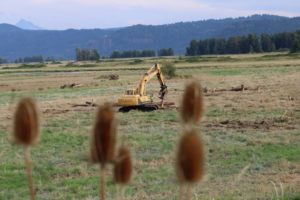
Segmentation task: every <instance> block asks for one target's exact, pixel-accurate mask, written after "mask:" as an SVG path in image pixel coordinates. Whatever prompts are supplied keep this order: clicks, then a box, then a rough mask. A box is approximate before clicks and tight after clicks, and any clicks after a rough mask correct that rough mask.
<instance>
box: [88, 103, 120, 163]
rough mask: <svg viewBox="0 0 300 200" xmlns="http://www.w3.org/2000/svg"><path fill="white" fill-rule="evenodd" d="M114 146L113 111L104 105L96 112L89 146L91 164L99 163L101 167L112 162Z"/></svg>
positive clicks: (114, 124) (114, 127)
mask: <svg viewBox="0 0 300 200" xmlns="http://www.w3.org/2000/svg"><path fill="white" fill-rule="evenodd" d="M115 146H116V122H115V118H114V111H113V108H112V106H111V105H110V104H109V103H105V104H104V105H102V106H100V107H99V108H98V111H97V117H96V122H95V125H94V130H93V134H92V144H91V159H92V162H95V163H100V164H101V166H103V167H104V166H105V165H106V164H107V163H109V162H112V161H113V159H114V155H115Z"/></svg>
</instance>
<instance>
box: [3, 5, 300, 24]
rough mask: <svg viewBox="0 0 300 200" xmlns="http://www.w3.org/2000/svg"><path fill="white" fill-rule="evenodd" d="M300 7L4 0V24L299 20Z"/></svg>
mask: <svg viewBox="0 0 300 200" xmlns="http://www.w3.org/2000/svg"><path fill="white" fill-rule="evenodd" d="M16 5H18V6H16ZM299 7H300V1H299V0H285V1H282V0H273V1H272V2H270V1H269V0H251V1H240V0H226V1H224V0H222V1H221V0H176V1H174V0H26V1H24V0H0V12H4V13H6V15H5V16H6V17H3V16H4V15H3V14H2V15H0V22H4V21H5V20H7V21H9V22H11V21H12V20H16V18H18V19H19V18H24V19H27V20H29V21H32V22H33V23H35V24H38V25H40V26H42V27H47V28H51V29H65V28H71V27H72V28H98V27H101V28H106V27H120V26H128V25H133V24H137V23H141V24H164V23H172V22H178V21H195V20H201V19H211V18H225V17H238V16H245V15H246V16H248V15H252V14H263V13H266V14H277V15H278V14H279V15H284V16H299V15H300V10H299ZM8 16H9V17H8Z"/></svg>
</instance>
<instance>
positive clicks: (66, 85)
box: [60, 83, 82, 89]
mask: <svg viewBox="0 0 300 200" xmlns="http://www.w3.org/2000/svg"><path fill="white" fill-rule="evenodd" d="M81 86H82V84H80V83H71V84H64V85H62V86H60V89H65V88H78V87H81Z"/></svg>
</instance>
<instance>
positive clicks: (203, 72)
mask: <svg viewBox="0 0 300 200" xmlns="http://www.w3.org/2000/svg"><path fill="white" fill-rule="evenodd" d="M247 56H248V55H239V56H231V55H230V56H227V55H225V56H215V57H214V56H211V57H210V56H203V57H202V56H201V57H195V58H186V57H182V58H177V57H170V58H163V59H159V58H151V59H141V60H142V62H141V63H139V62H140V61H135V60H134V59H113V60H104V61H101V63H99V64H97V66H90V67H87V68H84V67H77V66H76V67H77V68H76V67H74V68H65V67H56V66H51V67H46V68H41V69H22V70H21V69H7V70H1V72H4V73H1V72H0V73H1V75H0V76H1V84H2V83H6V82H8V84H11V83H13V82H10V81H12V80H13V81H20V82H21V81H22V83H24V84H27V83H28V80H30V81H34V80H38V81H40V80H41V79H43V78H44V79H48V78H51V77H53V76H55V74H60V73H62V72H63V73H68V72H70V71H74V70H75V71H77V73H74V74H75V75H76V76H74V78H77V77H78V76H82V77H85V78H87V79H88V78H91V77H93V76H91V75H89V74H88V72H89V71H92V72H93V71H96V72H97V76H98V75H99V76H100V75H106V74H109V73H111V72H112V71H114V70H117V71H114V73H115V72H116V73H118V74H119V75H120V80H117V81H108V80H103V81H101V80H99V79H95V80H94V81H95V82H92V83H97V84H98V86H91V85H92V84H91V85H88V86H83V87H80V88H74V89H60V88H59V87H57V88H54V87H53V88H46V87H45V88H44V90H41V91H40V90H38V89H36V90H23V91H14V92H12V91H9V90H10V89H9V90H5V89H3V88H0V89H2V90H1V92H0V109H1V114H0V119H1V122H0V147H1V148H0V158H1V161H0V199H1V200H2V199H3V200H6V199H12V200H14V199H16V200H17V199H20V197H22V199H29V193H28V188H27V185H26V183H27V180H26V176H25V173H24V171H25V170H24V164H23V157H22V149H21V148H20V147H17V146H13V145H11V144H10V143H9V142H8V138H9V137H10V134H11V133H10V131H11V130H12V127H11V121H12V113H11V112H12V110H13V108H14V105H15V104H16V102H17V100H18V99H19V98H20V97H23V96H33V97H35V98H36V99H37V100H38V101H39V102H40V105H41V106H42V110H41V111H43V110H44V109H45V108H48V107H47V106H48V105H50V107H51V108H54V109H69V110H71V111H69V112H67V113H64V114H46V113H43V114H41V117H42V119H41V122H42V124H41V138H40V143H39V144H38V145H36V146H35V147H33V148H32V160H33V166H34V170H33V179H34V183H35V185H36V186H37V188H38V190H37V199H45V200H47V199H58V200H62V199H64V200H65V199H70V200H72V199H98V197H97V196H98V188H99V185H98V184H99V179H98V175H99V167H98V166H95V165H91V164H90V163H89V162H88V156H89V145H90V135H91V132H92V126H93V122H94V117H95V110H93V109H92V108H89V109H87V110H84V109H83V110H80V111H78V110H74V109H73V108H71V106H70V107H65V108H64V107H63V106H62V105H58V104H56V101H59V100H63V101H64V102H68V101H69V100H72V101H73V100H74V101H76V100H77V99H79V98H91V99H95V100H99V101H100V102H102V101H104V100H109V99H112V95H113V97H114V100H115V99H116V98H117V96H119V94H122V93H123V92H124V90H125V88H126V87H131V86H135V85H136V82H137V81H138V80H139V79H140V77H141V76H142V75H143V73H145V71H146V70H147V69H148V68H149V66H152V64H153V62H161V61H167V62H173V63H174V62H177V61H178V62H177V63H176V69H177V73H178V75H179V77H181V76H182V77H184V76H199V77H201V80H203V81H204V83H205V84H208V86H210V85H214V86H216V87H217V88H227V87H229V88H230V86H231V85H232V86H236V85H239V84H240V82H241V81H244V80H245V81H246V82H248V83H249V82H251V83H253V85H255V84H261V82H263V83H264V84H266V88H268V90H264V88H262V90H263V92H261V93H254V92H253V93H252V92H248V91H247V92H245V93H237V92H235V93H234V92H232V93H218V94H217V95H216V96H214V95H212V96H205V101H206V102H205V103H206V104H205V105H207V107H206V109H205V115H204V119H203V122H202V123H201V127H200V128H199V130H200V131H201V136H202V139H203V143H204V147H205V154H206V168H205V171H206V173H205V177H204V181H203V183H202V184H201V185H199V186H197V187H195V188H194V193H195V194H196V195H197V198H198V199H222V200H223V199H230V200H231V199H275V192H274V187H273V185H272V184H271V182H270V181H271V180H272V181H273V182H275V183H276V184H279V183H280V182H282V184H283V186H284V193H285V196H284V198H283V199H292V200H293V199H294V200H296V199H297V198H298V199H299V195H300V194H299V192H298V191H297V190H296V189H295V185H293V184H294V181H295V179H296V178H297V174H295V172H296V170H297V167H299V164H300V157H299V155H300V149H299V145H300V139H299V138H300V131H299V125H298V124H299V123H298V122H299V120H300V114H299V113H300V112H299V110H297V109H298V108H296V107H297V104H296V103H297V102H296V101H293V102H290V101H287V100H286V96H287V94H289V92H290V91H291V92H293V91H294V89H295V88H293V87H291V86H293V84H294V80H295V78H293V76H296V75H297V74H298V73H299V72H300V68H299V62H298V57H297V56H294V55H293V56H291V55H286V54H283V55H282V56H278V57H277V56H273V55H267V56H265V55H257V56H256V55H249V58H248V57H247ZM186 59H188V60H189V59H195V61H193V60H189V61H186ZM264 59H265V60H264ZM283 60H285V61H286V63H285V62H282V61H283ZM256 61H260V62H256ZM262 61H263V62H262ZM265 61H266V62H265ZM277 61H279V62H281V63H279V64H277ZM134 62H138V64H136V65H135V64H133V63H134ZM272 63H274V65H273V64H272ZM90 64H91V65H94V63H88V64H87V65H90ZM75 68H76V69H75ZM50 71H51V72H50ZM6 72H7V73H6ZM96 72H95V73H96ZM98 73H99V74H98ZM68 75H71V74H68ZM97 76H95V77H97ZM279 76H280V77H282V80H280V83H279V82H278V83H277V82H273V81H274V78H276V77H279ZM82 77H80V78H82ZM179 77H178V78H175V79H172V80H167V83H168V86H169V89H170V91H169V99H168V101H176V102H177V103H180V98H181V97H180V96H181V94H182V89H183V87H184V84H185V80H183V79H180V78H179ZM223 79H224V80H223ZM276 80H277V79H276ZM155 81H156V80H154V81H153V82H151V83H150V84H149V85H148V86H149V87H148V89H149V88H150V90H155V89H157V83H154V82H155ZM255 81H260V82H259V83H257V82H255ZM286 81H287V82H286ZM59 84H60V83H59ZM59 84H58V85H59ZM275 84H280V86H281V87H282V88H280V89H279V90H275V89H274V85H275ZM269 86H271V87H269ZM290 88H292V90H289V89H290ZM175 89H176V90H175ZM296 89H297V88H296ZM270 94H271V96H269V95H270ZM292 94H293V93H292ZM295 97H296V96H295ZM256 98H261V99H262V100H264V99H268V100H269V101H268V102H267V103H264V101H263V102H259V103H257V104H255V105H254V104H253V105H252V106H253V107H248V106H247V105H248V102H249V100H251V103H253V102H255V101H256ZM79 101H80V100H78V102H79ZM273 101H274V102H275V103H274V104H273V103H272V102H273ZM225 105H230V106H225ZM282 105H285V106H282ZM45 106H46V107H45ZM286 110H288V111H289V113H287V114H286V116H285V117H282V116H283V115H284V113H285V111H286ZM116 117H117V121H118V142H119V144H128V145H129V146H130V148H131V151H132V154H133V156H134V177H133V179H132V182H131V184H130V185H129V186H128V187H127V188H126V191H125V193H126V196H128V199H178V190H179V189H178V184H177V179H176V171H175V167H174V165H175V156H176V151H177V144H178V139H179V138H180V136H181V134H182V132H183V128H182V126H181V120H180V114H179V111H177V110H176V109H174V110H158V111H155V112H150V113H143V112H137V111H132V112H129V113H117V114H116ZM225 120H229V121H234V122H238V121H240V122H242V123H248V122H250V123H254V122H255V121H258V122H259V121H263V120H265V121H267V122H269V121H270V122H274V123H273V125H274V126H273V127H272V126H271V127H270V129H265V128H260V127H258V128H253V127H247V126H245V127H236V128H234V127H230V126H228V127H227V126H226V125H225V126H223V127H222V126H221V127H220V126H219V127H218V126H216V125H218V124H219V123H220V122H221V121H225ZM290 124H291V125H292V126H290ZM208 125H210V126H208ZM247 166H249V167H248V168H247V170H246V171H245V172H244V173H243V174H242V175H241V180H239V181H238V182H237V183H236V184H235V185H234V184H233V183H234V182H235V179H236V177H238V176H239V175H240V174H241V171H242V169H244V168H245V167H247ZM109 171H110V172H109V174H108V192H107V194H108V199H116V196H115V195H116V187H115V185H114V183H113V180H112V177H111V169H109ZM285 177H288V178H290V179H288V180H284V178H285ZM281 180H283V181H281ZM263 189H265V190H263ZM278 189H279V186H278ZM297 192H298V193H297Z"/></svg>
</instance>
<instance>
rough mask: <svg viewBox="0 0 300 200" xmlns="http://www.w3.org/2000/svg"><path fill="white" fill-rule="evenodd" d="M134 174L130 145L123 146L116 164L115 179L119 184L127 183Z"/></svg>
mask: <svg viewBox="0 0 300 200" xmlns="http://www.w3.org/2000/svg"><path fill="white" fill-rule="evenodd" d="M131 175H132V158H131V154H130V150H129V148H128V147H125V146H121V147H120V149H119V152H118V156H117V157H116V160H115V165H114V180H115V182H116V183H117V184H122V185H125V184H127V183H128V182H129V181H130V178H131Z"/></svg>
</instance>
